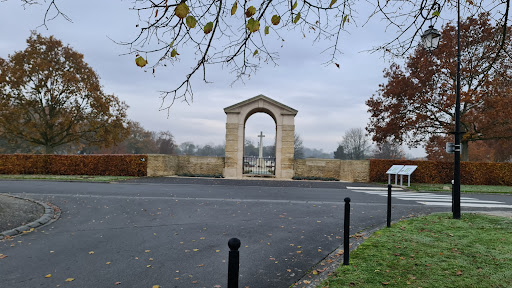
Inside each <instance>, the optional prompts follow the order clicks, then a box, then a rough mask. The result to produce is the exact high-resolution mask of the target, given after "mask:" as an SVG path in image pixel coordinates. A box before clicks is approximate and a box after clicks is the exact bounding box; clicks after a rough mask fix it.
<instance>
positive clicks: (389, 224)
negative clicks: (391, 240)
mask: <svg viewBox="0 0 512 288" xmlns="http://www.w3.org/2000/svg"><path fill="white" fill-rule="evenodd" d="M387 224H388V227H391V184H388V222H387Z"/></svg>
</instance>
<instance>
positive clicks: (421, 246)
mask: <svg viewBox="0 0 512 288" xmlns="http://www.w3.org/2000/svg"><path fill="white" fill-rule="evenodd" d="M511 231H512V219H508V218H501V217H493V216H487V215H477V214H463V215H462V218H461V220H454V219H452V218H451V214H435V215H430V216H425V217H420V218H415V219H411V220H406V221H402V222H399V223H396V224H393V225H392V226H391V228H384V229H382V230H380V231H378V232H376V233H374V234H373V235H372V236H371V237H370V238H369V239H367V240H366V241H365V242H363V243H362V244H361V245H360V246H359V247H358V248H357V249H356V250H355V251H354V252H353V253H351V254H350V265H349V266H343V265H341V266H339V268H338V269H337V271H336V272H335V273H333V275H331V276H330V277H329V278H328V279H327V280H325V281H324V282H323V283H322V284H321V285H320V286H318V287H329V288H335V287H383V286H388V287H512V237H510V233H511Z"/></svg>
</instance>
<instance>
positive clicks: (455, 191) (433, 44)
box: [421, 0, 461, 219]
mask: <svg viewBox="0 0 512 288" xmlns="http://www.w3.org/2000/svg"><path fill="white" fill-rule="evenodd" d="M439 9H440V5H439V4H438V3H437V2H435V1H434V4H433V5H432V8H430V10H429V12H432V10H434V11H436V12H437V13H439ZM422 12H423V11H422ZM421 15H422V16H423V18H425V20H432V18H433V17H425V16H424V15H423V14H421ZM438 15H439V14H438ZM440 38H441V34H440V33H439V32H438V31H437V30H436V29H435V28H434V27H433V26H432V25H430V26H429V28H428V29H427V30H425V32H424V33H423V35H421V41H422V43H423V47H425V49H426V50H428V51H431V52H432V51H433V50H435V49H436V48H437V46H438V44H439V40H440ZM454 134H455V153H454V154H455V159H454V166H455V167H454V169H453V185H452V212H453V219H460V152H461V146H460V134H461V132H460V0H457V83H456V99H455V132H454Z"/></svg>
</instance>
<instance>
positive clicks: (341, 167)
mask: <svg viewBox="0 0 512 288" xmlns="http://www.w3.org/2000/svg"><path fill="white" fill-rule="evenodd" d="M294 171H295V176H298V177H324V178H327V177H333V178H336V179H340V180H342V181H348V182H369V181H370V161H369V160H338V159H296V160H295V165H294Z"/></svg>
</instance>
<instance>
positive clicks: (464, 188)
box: [408, 183, 512, 193]
mask: <svg viewBox="0 0 512 288" xmlns="http://www.w3.org/2000/svg"><path fill="white" fill-rule="evenodd" d="M408 188H409V189H412V190H416V191H432V192H439V191H444V192H449V193H451V191H452V190H451V189H452V184H421V183H419V184H411V187H408ZM460 191H461V192H464V193H512V186H495V185H461V186H460Z"/></svg>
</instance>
